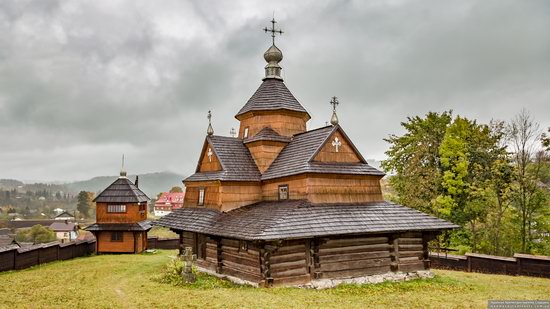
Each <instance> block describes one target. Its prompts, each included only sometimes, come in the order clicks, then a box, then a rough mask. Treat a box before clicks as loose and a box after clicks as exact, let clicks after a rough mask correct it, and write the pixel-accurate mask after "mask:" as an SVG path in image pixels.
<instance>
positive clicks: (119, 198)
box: [94, 177, 150, 204]
mask: <svg viewBox="0 0 550 309" xmlns="http://www.w3.org/2000/svg"><path fill="white" fill-rule="evenodd" d="M148 201H150V199H149V197H147V195H145V193H143V191H141V190H140V189H139V188H138V187H136V185H134V183H133V182H131V181H130V179H128V178H126V177H119V178H118V179H117V180H115V181H114V182H113V183H112V184H111V185H110V186H108V187H107V189H105V190H103V192H101V193H99V195H98V196H97V197H96V198H95V199H94V202H96V203H119V204H123V203H141V202H148Z"/></svg>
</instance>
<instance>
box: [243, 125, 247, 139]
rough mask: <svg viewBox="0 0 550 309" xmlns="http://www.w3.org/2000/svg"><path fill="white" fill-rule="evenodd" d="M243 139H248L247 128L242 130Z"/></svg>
mask: <svg viewBox="0 0 550 309" xmlns="http://www.w3.org/2000/svg"><path fill="white" fill-rule="evenodd" d="M243 138H248V127H246V128H244V132H243Z"/></svg>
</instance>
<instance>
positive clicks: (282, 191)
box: [279, 185, 288, 200]
mask: <svg viewBox="0 0 550 309" xmlns="http://www.w3.org/2000/svg"><path fill="white" fill-rule="evenodd" d="M279 200H288V185H280V186H279Z"/></svg>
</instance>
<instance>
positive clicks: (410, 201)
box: [382, 111, 452, 214]
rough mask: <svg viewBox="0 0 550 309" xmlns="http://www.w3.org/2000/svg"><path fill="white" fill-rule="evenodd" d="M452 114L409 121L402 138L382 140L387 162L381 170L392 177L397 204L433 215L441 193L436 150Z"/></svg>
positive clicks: (440, 173) (383, 163) (429, 114)
mask: <svg viewBox="0 0 550 309" xmlns="http://www.w3.org/2000/svg"><path fill="white" fill-rule="evenodd" d="M451 121H452V112H451V111H448V112H443V113H441V114H439V113H434V112H429V113H428V114H427V115H426V116H425V118H421V117H419V116H415V117H412V118H411V117H408V118H407V121H406V122H402V123H401V126H403V127H404V128H405V130H406V133H405V134H404V135H403V136H397V135H393V134H392V135H390V137H389V138H387V139H384V140H385V141H386V142H388V143H390V149H389V150H388V151H386V155H387V156H388V159H387V160H384V161H383V162H382V167H383V168H384V170H385V171H386V172H388V173H395V175H393V176H392V177H391V178H390V180H389V182H390V185H391V186H392V187H393V188H394V190H395V191H396V193H397V195H398V202H399V203H402V204H404V205H407V206H409V207H413V208H416V209H418V210H421V211H424V212H427V213H430V214H436V213H437V211H436V210H435V209H434V207H433V204H434V201H435V198H436V197H437V196H438V195H439V194H440V193H441V189H442V187H441V179H442V172H441V164H440V158H439V157H440V156H439V147H440V145H441V142H442V141H443V138H444V137H445V132H446V130H447V127H448V126H449V124H450V123H451Z"/></svg>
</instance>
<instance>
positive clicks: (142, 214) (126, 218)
mask: <svg viewBox="0 0 550 309" xmlns="http://www.w3.org/2000/svg"><path fill="white" fill-rule="evenodd" d="M107 205H108V204H107V203H96V222H97V223H135V222H139V221H143V220H145V219H147V207H145V208H143V206H142V210H140V205H138V204H126V212H123V213H110V212H107ZM145 206H146V205H145Z"/></svg>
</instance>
